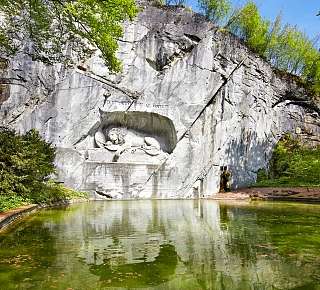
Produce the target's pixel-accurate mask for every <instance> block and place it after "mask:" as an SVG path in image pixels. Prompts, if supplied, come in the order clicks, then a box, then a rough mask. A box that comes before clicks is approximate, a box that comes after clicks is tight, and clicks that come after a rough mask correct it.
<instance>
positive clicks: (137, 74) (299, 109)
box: [0, 6, 320, 199]
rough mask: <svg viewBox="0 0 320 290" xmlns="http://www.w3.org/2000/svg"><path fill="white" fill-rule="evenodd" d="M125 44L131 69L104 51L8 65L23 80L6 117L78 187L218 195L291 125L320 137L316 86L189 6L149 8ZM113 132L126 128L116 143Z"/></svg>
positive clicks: (7, 97) (135, 193)
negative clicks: (223, 174) (112, 69)
mask: <svg viewBox="0 0 320 290" xmlns="http://www.w3.org/2000/svg"><path fill="white" fill-rule="evenodd" d="M119 44H120V49H119V52H118V56H119V58H120V59H121V60H122V63H123V72H122V73H121V74H110V73H109V71H108V70H107V68H106V67H105V65H104V64H103V61H102V60H101V58H99V55H98V53H97V54H96V55H95V56H93V57H92V58H90V59H88V60H87V61H86V62H85V63H81V64H79V66H78V68H75V69H66V68H65V67H63V66H62V65H55V66H45V65H44V64H41V63H35V62H33V61H31V60H30V59H29V58H28V57H27V56H25V55H19V56H18V57H16V58H15V59H14V60H13V61H11V62H10V63H9V64H8V71H7V73H6V70H5V69H4V68H2V66H1V70H2V74H4V75H5V76H6V77H7V78H8V79H9V80H10V83H11V84H10V85H7V86H6V87H5V88H2V89H1V92H2V93H1V96H0V106H1V107H0V118H1V124H2V125H10V126H12V127H14V128H16V129H17V130H19V131H20V132H25V131H27V130H29V129H31V128H36V129H38V130H39V131H40V133H41V134H42V135H43V136H44V137H45V138H46V140H48V141H50V142H52V143H53V144H54V145H55V146H56V147H57V150H58V154H57V158H56V165H57V168H58V177H57V178H58V180H60V181H62V182H64V183H65V184H66V185H67V186H71V187H73V188H75V189H78V190H86V191H90V192H91V193H92V194H93V196H96V197H103V198H105V197H109V198H120V199H121V198H177V197H178V198H187V197H194V196H197V195H198V194H200V195H203V196H208V195H211V194H214V193H216V192H218V190H219V184H220V168H221V166H228V170H229V171H230V172H231V173H232V186H233V187H234V188H238V187H241V186H246V185H248V184H250V183H252V182H253V181H254V180H255V178H256V173H257V170H258V169H259V168H263V167H265V166H266V165H267V161H268V159H269V158H270V153H271V150H272V147H273V146H274V144H275V142H276V141H277V140H278V139H279V138H280V137H281V136H282V134H283V133H285V132H292V133H298V134H299V135H301V136H302V137H303V138H304V140H305V139H309V140H310V141H311V142H312V143H313V144H318V143H319V140H320V138H319V132H320V126H319V111H320V110H319V108H318V107H317V106H315V105H312V103H311V102H310V101H309V100H308V99H307V96H306V95H305V92H304V90H303V89H302V88H300V87H299V86H298V85H297V84H296V83H295V82H294V81H293V80H290V78H284V77H280V76H279V75H277V74H276V73H275V72H274V71H273V70H272V68H271V67H270V66H269V65H268V64H267V63H266V62H265V61H263V60H262V59H261V58H259V57H258V56H257V55H255V54H253V53H252V52H250V51H249V50H248V49H247V48H246V47H245V46H244V45H242V44H241V43H240V42H239V41H238V40H237V39H236V38H235V37H233V36H232V35H230V34H228V33H223V32H219V31H218V30H217V28H216V27H214V25H213V24H212V23H210V22H207V21H206V20H205V19H204V18H203V17H201V16H199V15H197V14H194V13H192V12H190V11H188V10H187V9H183V8H158V7H153V6H145V8H144V10H143V11H142V12H141V13H140V14H139V16H138V17H137V19H136V20H135V21H134V22H132V23H126V24H125V34H124V37H123V39H121V40H119ZM132 116H134V118H132ZM112 128H116V129H117V130H118V131H119V132H126V133H121V134H122V135H124V136H122V137H123V138H122V137H121V136H120V137H119V136H118V137H119V138H118V137H115V138H114V140H110V136H109V137H108V132H109V131H110V130H111V129H112ZM99 130H101V132H102V133H101V134H102V135H101V134H100V135H99V134H98V135H97V132H98V131H99ZM121 130H122V131H121ZM126 134H131V137H130V136H127V135H126ZM109 135H110V134H109ZM95 136H98V137H96V138H95ZM100 137H101V138H102V139H99V138H100ZM108 138H109V139H108ZM112 138H113V137H112ZM121 138H122V139H123V140H127V141H123V140H122V139H121ZM130 138H131V139H130ZM139 138H140V139H139ZM141 138H142V139H141ZM148 138H149V139H148ZM97 139H98V140H102V143H101V142H100V143H99V142H97ZM138 139H139V140H142V141H139V142H133V141H132V142H131V141H130V140H138ZM119 140H120V141H119ZM121 140H122V141H121ZM128 140H129V141H128ZM143 140H144V141H143ZM146 140H147V141H148V140H149V141H150V140H151V143H152V144H151V145H150V144H148V143H150V142H146ZM108 142H109V143H108ZM97 143H98V144H97ZM99 144H102V146H99ZM137 144H138V145H137ZM150 146H151V147H150ZM101 147H102V148H101ZM148 153H149V154H148Z"/></svg>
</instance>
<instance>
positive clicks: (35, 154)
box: [0, 128, 55, 196]
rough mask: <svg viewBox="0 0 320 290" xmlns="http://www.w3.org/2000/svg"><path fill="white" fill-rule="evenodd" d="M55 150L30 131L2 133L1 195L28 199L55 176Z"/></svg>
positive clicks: (0, 143) (2, 131) (0, 150)
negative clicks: (44, 182) (50, 176)
mask: <svg viewBox="0 0 320 290" xmlns="http://www.w3.org/2000/svg"><path fill="white" fill-rule="evenodd" d="M54 156H55V149H54V148H53V147H52V146H51V145H50V144H48V143H46V142H45V141H43V140H42V139H41V137H40V135H39V133H38V132H36V131H35V130H31V131H29V132H28V133H26V134H25V135H18V134H16V133H15V132H14V131H13V130H8V129H5V128H4V129H2V130H1V131H0V195H4V194H5V195H15V194H17V195H20V196H29V195H30V194H31V193H32V191H34V190H37V189H39V188H41V186H42V183H43V181H45V180H46V178H47V176H49V175H50V174H52V173H54V165H53V160H54Z"/></svg>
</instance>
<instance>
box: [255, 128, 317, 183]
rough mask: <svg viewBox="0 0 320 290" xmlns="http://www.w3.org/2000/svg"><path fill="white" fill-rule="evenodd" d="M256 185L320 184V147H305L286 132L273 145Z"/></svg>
mask: <svg viewBox="0 0 320 290" xmlns="http://www.w3.org/2000/svg"><path fill="white" fill-rule="evenodd" d="M255 185H256V186H320V147H317V148H313V149H312V148H306V147H304V146H302V145H301V144H300V143H299V141H298V140H297V139H295V138H293V137H292V136H291V135H289V134H286V135H285V136H284V137H283V138H282V139H281V140H280V141H279V142H278V143H277V145H276V146H275V148H274V151H273V154H272V158H271V160H270V164H269V170H268V172H266V173H265V174H263V171H262V170H260V171H259V172H258V175H257V183H256V184H255Z"/></svg>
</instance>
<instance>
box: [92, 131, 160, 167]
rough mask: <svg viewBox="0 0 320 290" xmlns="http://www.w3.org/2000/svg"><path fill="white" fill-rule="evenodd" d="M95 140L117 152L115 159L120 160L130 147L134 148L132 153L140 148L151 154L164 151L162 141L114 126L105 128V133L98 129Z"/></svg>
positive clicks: (103, 146)
mask: <svg viewBox="0 0 320 290" xmlns="http://www.w3.org/2000/svg"><path fill="white" fill-rule="evenodd" d="M95 141H96V144H97V145H98V147H100V148H105V149H107V150H109V151H115V152H116V153H115V156H114V161H116V160H118V159H119V157H120V155H121V154H122V153H123V152H124V151H126V150H129V149H131V150H132V151H131V152H132V153H134V152H135V151H136V150H138V149H140V150H143V151H144V152H145V153H146V154H148V155H151V156H156V155H159V154H160V153H162V150H161V146H160V143H159V142H158V140H156V139H155V138H153V137H144V136H139V135H137V134H136V133H134V132H132V131H128V130H126V129H124V128H116V127H114V128H111V129H107V130H105V132H104V133H103V132H102V131H98V132H97V133H96V134H95Z"/></svg>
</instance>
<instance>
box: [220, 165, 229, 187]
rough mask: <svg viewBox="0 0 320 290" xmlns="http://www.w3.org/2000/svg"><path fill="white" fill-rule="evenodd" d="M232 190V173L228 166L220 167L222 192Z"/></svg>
mask: <svg viewBox="0 0 320 290" xmlns="http://www.w3.org/2000/svg"><path fill="white" fill-rule="evenodd" d="M230 190H231V172H230V171H229V170H228V166H220V190H219V191H220V192H229V191H230Z"/></svg>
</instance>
